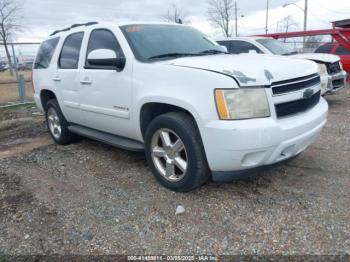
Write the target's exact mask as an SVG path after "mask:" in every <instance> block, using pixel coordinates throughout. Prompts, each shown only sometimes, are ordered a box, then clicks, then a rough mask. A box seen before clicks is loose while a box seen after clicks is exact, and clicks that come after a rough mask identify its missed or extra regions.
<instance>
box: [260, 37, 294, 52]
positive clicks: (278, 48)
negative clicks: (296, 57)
mask: <svg viewBox="0 0 350 262" xmlns="http://www.w3.org/2000/svg"><path fill="white" fill-rule="evenodd" d="M256 41H257V42H258V43H260V44H261V45H263V46H264V47H265V48H267V49H268V50H269V51H270V52H271V53H272V54H275V55H293V54H297V52H296V51H293V49H291V48H289V47H288V46H287V45H286V43H282V42H281V41H278V40H276V39H270V38H263V39H257V40H256Z"/></svg>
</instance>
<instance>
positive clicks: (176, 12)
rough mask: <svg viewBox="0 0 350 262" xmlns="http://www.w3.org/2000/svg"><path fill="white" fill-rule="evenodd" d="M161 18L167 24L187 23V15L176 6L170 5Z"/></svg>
mask: <svg viewBox="0 0 350 262" xmlns="http://www.w3.org/2000/svg"><path fill="white" fill-rule="evenodd" d="M162 18H163V19H164V20H165V21H168V22H175V23H180V24H183V23H187V14H186V13H185V12H184V11H183V10H182V9H181V8H180V7H178V6H177V5H176V4H172V5H171V6H170V7H169V8H168V11H167V13H166V14H165V15H162Z"/></svg>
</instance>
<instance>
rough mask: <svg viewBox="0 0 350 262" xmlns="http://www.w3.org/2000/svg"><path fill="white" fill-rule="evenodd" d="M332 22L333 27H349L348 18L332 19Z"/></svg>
mask: <svg viewBox="0 0 350 262" xmlns="http://www.w3.org/2000/svg"><path fill="white" fill-rule="evenodd" d="M332 24H333V26H334V27H340V28H350V19H344V20H338V21H333V22H332Z"/></svg>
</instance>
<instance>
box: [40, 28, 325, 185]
mask: <svg viewBox="0 0 350 262" xmlns="http://www.w3.org/2000/svg"><path fill="white" fill-rule="evenodd" d="M291 65H294V70H290V66H291ZM33 84H34V89H35V94H34V99H35V102H36V104H37V106H38V107H39V108H40V109H41V110H43V111H44V112H45V114H46V119H47V125H48V129H49V131H50V133H51V136H52V138H53V139H54V141H55V142H56V143H57V144H68V143H71V142H73V141H75V140H76V139H77V138H78V137H80V136H85V137H88V138H92V139H96V140H99V141H102V142H105V143H108V144H111V145H114V146H117V147H120V148H123V149H128V150H134V151H144V152H145V154H146V158H147V161H148V163H149V166H150V169H151V170H152V172H153V174H154V175H155V177H156V178H157V179H158V181H159V182H160V183H161V184H163V185H164V186H166V187H168V188H170V189H172V190H175V191H189V190H192V189H194V188H196V187H198V186H200V185H202V184H203V183H205V182H206V181H207V180H208V179H209V178H210V177H212V178H213V179H214V180H215V181H228V180H233V179H237V178H239V177H242V176H245V175H246V173H248V172H251V171H253V170H257V169H258V168H262V167H266V166H271V165H274V164H276V163H280V162H281V161H284V160H288V159H291V158H292V157H294V156H296V155H298V154H299V153H301V152H302V151H303V150H305V149H306V148H307V147H308V146H309V145H310V144H311V143H312V142H313V141H314V140H315V139H316V138H317V136H318V135H319V133H320V132H321V129H322V127H323V126H324V124H325V123H326V118H327V111H328V105H327V102H326V101H325V100H324V99H323V98H322V97H321V96H320V77H319V75H318V67H317V65H316V64H315V63H314V62H310V61H307V60H296V59H290V58H284V57H277V56H251V55H248V54H247V55H230V54H227V53H226V52H225V51H223V48H222V47H221V46H219V45H218V44H217V43H215V42H214V41H212V40H210V39H209V38H208V37H206V36H205V35H204V34H203V33H201V32H199V31H198V30H196V29H194V28H192V27H189V26H184V25H177V24H167V23H135V24H133V23H127V24H120V25H107V24H98V23H87V24H80V25H73V26H71V27H69V28H66V29H63V30H59V31H55V32H54V33H53V34H52V35H51V36H50V37H48V38H47V39H46V40H45V41H43V43H42V44H41V47H40V49H39V51H38V54H37V56H36V59H35V64H34V70H33Z"/></svg>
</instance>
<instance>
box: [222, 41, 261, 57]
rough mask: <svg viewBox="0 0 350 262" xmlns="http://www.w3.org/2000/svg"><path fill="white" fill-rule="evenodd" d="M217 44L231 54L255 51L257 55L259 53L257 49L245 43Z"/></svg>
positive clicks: (226, 42) (227, 42)
mask: <svg viewBox="0 0 350 262" xmlns="http://www.w3.org/2000/svg"><path fill="white" fill-rule="evenodd" d="M218 43H220V44H222V45H224V46H226V47H227V50H228V51H229V52H230V53H231V54H242V53H249V51H252V50H254V51H256V52H257V53H261V50H260V49H259V48H257V47H256V46H255V45H253V44H251V43H248V42H245V41H223V42H218Z"/></svg>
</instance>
